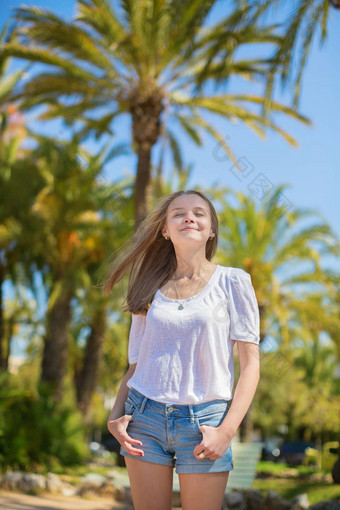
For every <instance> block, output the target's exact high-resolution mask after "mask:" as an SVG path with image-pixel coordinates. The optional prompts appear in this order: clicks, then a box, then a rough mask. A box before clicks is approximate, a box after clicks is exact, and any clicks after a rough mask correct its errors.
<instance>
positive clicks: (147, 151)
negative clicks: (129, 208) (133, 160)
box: [134, 146, 152, 229]
mask: <svg viewBox="0 0 340 510" xmlns="http://www.w3.org/2000/svg"><path fill="white" fill-rule="evenodd" d="M151 149H152V146H149V147H146V148H145V147H139V150H138V164H137V176H136V180H135V189H134V207H135V229H137V228H138V226H139V225H140V223H141V222H142V221H143V219H144V218H145V216H146V215H147V212H148V209H149V206H148V200H147V197H148V195H149V193H150V192H149V187H150V180H151Z"/></svg>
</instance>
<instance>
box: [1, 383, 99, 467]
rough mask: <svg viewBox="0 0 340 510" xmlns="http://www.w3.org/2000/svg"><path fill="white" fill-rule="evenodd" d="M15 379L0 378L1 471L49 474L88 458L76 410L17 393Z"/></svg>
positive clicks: (44, 397)
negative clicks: (44, 471) (55, 468)
mask: <svg viewBox="0 0 340 510" xmlns="http://www.w3.org/2000/svg"><path fill="white" fill-rule="evenodd" d="M15 379H16V378H15V376H13V375H10V374H1V376H0V395H1V397H0V464H1V466H2V469H3V470H6V469H9V468H10V469H19V470H22V471H28V470H34V471H42V470H46V469H49V470H52V469H53V468H54V467H55V466H58V465H63V466H72V465H76V464H80V463H82V462H84V461H85V460H86V459H87V458H89V456H90V451H89V448H88V446H87V442H86V434H85V427H84V424H83V423H82V416H81V414H80V413H79V411H78V410H77V408H76V406H74V405H72V404H66V403H65V402H62V403H57V402H56V401H55V400H54V398H53V397H52V396H51V394H50V393H49V392H48V391H47V390H45V391H44V392H41V394H40V395H38V394H36V393H35V392H34V391H32V390H23V389H20V387H19V385H18V384H17V383H16V380H15Z"/></svg>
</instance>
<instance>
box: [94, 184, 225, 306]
mask: <svg viewBox="0 0 340 510" xmlns="http://www.w3.org/2000/svg"><path fill="white" fill-rule="evenodd" d="M193 194H196V195H199V196H200V197H201V198H203V200H205V201H206V202H207V204H208V205H209V208H210V218H211V227H212V229H213V231H214V233H215V236H214V237H213V238H212V239H208V241H207V243H206V248H205V253H206V258H207V260H211V259H212V257H213V256H214V254H215V252H216V249H217V241H218V218H217V214H216V211H215V208H214V206H213V205H212V203H211V202H210V200H209V199H208V198H207V197H206V196H205V195H204V194H203V193H201V192H200V191H197V190H186V191H184V190H180V191H176V192H174V193H172V194H171V195H163V196H162V197H160V198H159V199H158V200H157V202H156V205H155V207H154V208H153V210H152V211H151V212H150V213H149V214H148V215H147V216H146V218H145V219H144V220H143V221H142V222H141V223H140V225H139V227H138V229H137V230H136V232H135V233H134V234H133V235H132V237H131V238H130V243H131V246H130V247H129V248H128V249H126V245H124V246H123V249H124V251H123V252H122V253H120V254H119V255H118V256H117V257H116V258H115V260H114V261H113V262H112V263H111V265H110V267H109V270H108V274H107V277H106V279H105V280H104V284H103V294H104V295H107V294H109V292H110V291H111V290H112V288H113V287H114V286H115V285H116V283H118V282H119V281H120V280H121V279H122V278H123V277H124V275H125V274H126V273H127V272H128V271H129V269H130V273H129V280H128V291H127V297H126V300H127V305H126V306H125V307H124V308H123V311H124V312H125V311H130V312H133V313H143V314H146V313H147V311H148V309H149V308H150V305H151V302H152V300H153V297H154V295H155V293H156V291H157V289H158V288H160V287H162V286H163V285H164V283H165V282H166V281H168V279H169V278H170V276H171V275H172V274H173V273H174V272H175V270H176V267H177V261H176V254H175V250H174V247H173V244H172V242H171V241H169V240H168V241H167V240H165V239H164V236H163V235H162V232H161V231H162V228H163V226H164V225H165V222H166V216H167V210H168V207H169V205H170V204H171V202H172V201H173V200H174V199H175V198H177V197H179V196H181V195H193Z"/></svg>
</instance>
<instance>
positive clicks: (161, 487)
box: [124, 456, 173, 510]
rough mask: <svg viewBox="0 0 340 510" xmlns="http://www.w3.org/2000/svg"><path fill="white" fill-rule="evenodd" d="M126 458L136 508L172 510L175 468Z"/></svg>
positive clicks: (140, 509) (137, 509) (136, 509)
mask: <svg viewBox="0 0 340 510" xmlns="http://www.w3.org/2000/svg"><path fill="white" fill-rule="evenodd" d="M124 458H125V463H126V467H127V470H128V475H129V480H130V486H131V494H132V500H133V505H134V508H135V510H171V502H172V478H173V468H172V467H171V466H162V465H161V464H154V463H152V462H146V461H144V460H139V459H133V458H132V457H127V456H125V457H124Z"/></svg>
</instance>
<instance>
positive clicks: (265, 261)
mask: <svg viewBox="0 0 340 510" xmlns="http://www.w3.org/2000/svg"><path fill="white" fill-rule="evenodd" d="M283 190H284V186H279V187H277V188H276V189H275V190H274V191H273V192H272V193H270V194H269V195H268V196H267V197H265V199H264V200H263V201H262V203H261V206H260V208H257V207H256V203H255V199H254V198H253V197H246V196H244V195H242V194H237V195H235V194H234V199H236V200H237V202H238V203H237V205H236V206H232V205H231V204H230V202H231V200H228V205H227V206H224V207H223V209H222V211H221V213H220V222H221V228H220V232H219V246H220V250H221V251H220V252H219V253H221V255H220V257H221V261H222V263H223V262H224V263H226V264H227V265H229V266H234V267H242V268H243V269H244V270H245V271H247V272H248V273H250V275H251V277H252V283H253V285H254V288H255V292H256V297H257V301H258V304H259V312H260V331H261V342H263V341H264V340H265V339H266V338H268V337H274V338H276V339H277V341H278V343H279V345H280V352H281V354H282V355H283V356H284V358H285V359H288V361H287V362H289V356H290V347H291V328H292V323H291V314H292V311H293V310H296V309H298V308H297V305H296V301H297V299H296V295H297V293H298V291H299V287H301V285H307V287H311V288H312V287H313V285H316V284H318V285H319V286H321V287H322V288H323V289H324V294H325V296H327V295H328V296H331V295H333V296H335V293H336V282H337V280H338V275H336V274H335V273H333V272H332V271H329V270H324V269H323V268H322V266H321V262H322V260H321V254H329V255H334V256H338V254H339V251H340V247H339V241H338V240H337V238H336V236H335V234H334V233H333V232H332V230H331V228H330V227H329V225H327V224H325V223H323V222H320V223H314V224H313V225H312V226H310V227H304V228H302V227H300V226H299V222H300V221H303V220H304V219H305V218H312V216H313V214H315V215H317V213H316V212H314V211H310V210H302V209H294V208H291V209H290V210H288V211H287V209H286V207H285V205H284V204H283V202H282V195H283V193H282V191H283ZM231 195H232V192H231ZM316 246H317V248H316ZM304 266H305V267H307V269H306V268H305V267H304ZM310 266H312V268H310ZM309 302H310V301H309ZM333 322H334V321H333ZM329 327H331V325H329ZM333 328H334V329H335V326H334V324H333ZM250 430H251V409H250V410H249V411H248V413H247V415H246V417H245V420H243V422H242V424H241V428H240V433H241V438H242V439H246V438H248V437H249V433H250Z"/></svg>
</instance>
